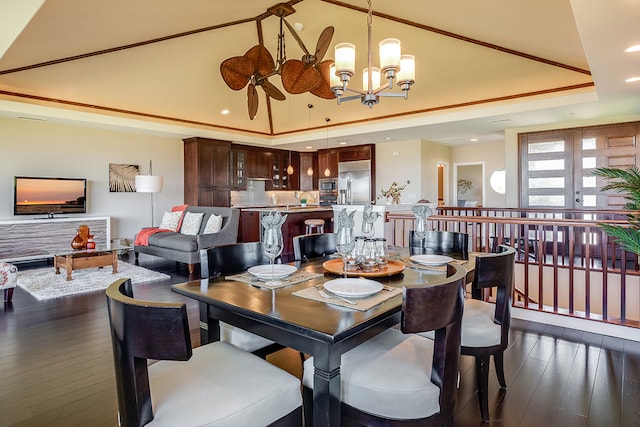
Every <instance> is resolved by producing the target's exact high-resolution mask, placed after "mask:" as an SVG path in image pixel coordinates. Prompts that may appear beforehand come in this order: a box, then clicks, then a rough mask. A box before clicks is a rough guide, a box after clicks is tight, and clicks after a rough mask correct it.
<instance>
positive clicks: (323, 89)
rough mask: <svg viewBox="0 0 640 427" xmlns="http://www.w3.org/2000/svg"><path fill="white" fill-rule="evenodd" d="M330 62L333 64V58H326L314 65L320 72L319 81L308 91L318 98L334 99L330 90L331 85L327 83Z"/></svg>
mask: <svg viewBox="0 0 640 427" xmlns="http://www.w3.org/2000/svg"><path fill="white" fill-rule="evenodd" d="M331 64H333V60H332V59H327V60H326V61H322V62H321V63H319V64H317V65H316V66H315V68H316V69H317V70H318V72H319V73H320V80H321V83H320V84H319V85H318V86H317V87H316V88H315V89H313V90H311V91H310V92H311V93H312V94H313V95H315V96H317V97H319V98H324V99H334V98H335V97H336V96H335V94H334V93H333V91H332V90H331V85H330V83H329V69H330V68H331Z"/></svg>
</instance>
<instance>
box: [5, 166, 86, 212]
mask: <svg viewBox="0 0 640 427" xmlns="http://www.w3.org/2000/svg"><path fill="white" fill-rule="evenodd" d="M86 212H87V180H86V179H84V178H41V177H32V176H16V177H14V179H13V214H14V215H42V214H47V215H48V216H49V217H53V215H54V214H82V213H86Z"/></svg>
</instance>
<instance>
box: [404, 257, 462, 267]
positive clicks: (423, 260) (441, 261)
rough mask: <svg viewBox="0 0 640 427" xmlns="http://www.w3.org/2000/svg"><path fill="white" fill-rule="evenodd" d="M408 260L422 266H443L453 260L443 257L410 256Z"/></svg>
mask: <svg viewBox="0 0 640 427" xmlns="http://www.w3.org/2000/svg"><path fill="white" fill-rule="evenodd" d="M410 259H411V261H415V262H417V263H420V264H424V265H445V264H446V263H448V262H451V261H453V258H451V257H450V256H444V255H412V256H411V258H410Z"/></svg>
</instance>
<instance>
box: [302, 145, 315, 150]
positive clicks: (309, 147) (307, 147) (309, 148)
mask: <svg viewBox="0 0 640 427" xmlns="http://www.w3.org/2000/svg"><path fill="white" fill-rule="evenodd" d="M304 148H306V149H307V150H311V149H312V148H313V147H312V146H310V145H307V146H306V147H304Z"/></svg>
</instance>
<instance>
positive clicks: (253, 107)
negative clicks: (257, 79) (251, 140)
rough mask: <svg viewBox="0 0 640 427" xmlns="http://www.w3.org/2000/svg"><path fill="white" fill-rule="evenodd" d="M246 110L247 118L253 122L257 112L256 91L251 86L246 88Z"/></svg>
mask: <svg viewBox="0 0 640 427" xmlns="http://www.w3.org/2000/svg"><path fill="white" fill-rule="evenodd" d="M247 108H248V110H249V118H250V119H251V120H253V118H254V117H255V116H256V113H257V112H258V91H257V90H256V87H255V86H254V85H253V84H250V85H249V86H247Z"/></svg>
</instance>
